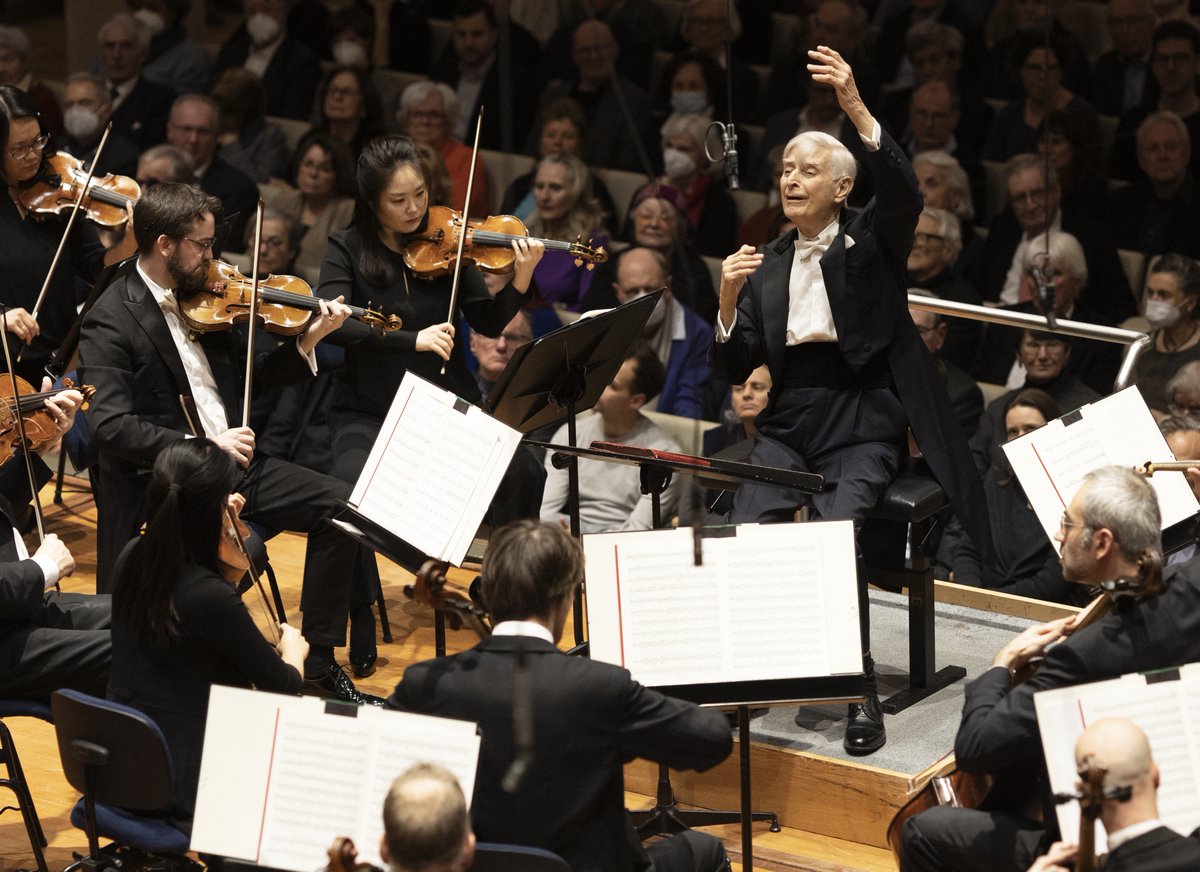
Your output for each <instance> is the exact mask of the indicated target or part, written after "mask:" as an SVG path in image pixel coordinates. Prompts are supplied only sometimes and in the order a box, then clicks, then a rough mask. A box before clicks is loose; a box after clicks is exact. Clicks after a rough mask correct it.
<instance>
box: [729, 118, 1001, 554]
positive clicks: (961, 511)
mask: <svg viewBox="0 0 1200 872" xmlns="http://www.w3.org/2000/svg"><path fill="white" fill-rule="evenodd" d="M854 140H857V137H854V138H853V139H852V140H851V142H849V143H847V145H848V147H850V149H851V151H852V152H853V153H854V154H855V156H856V157H857V158H858V160H859V163H860V164H861V165H864V167H865V170H866V172H867V173H869V175H870V180H871V182H872V183H873V187H874V190H875V196H874V198H873V199H872V200H871V201H870V202H868V203H867V205H866V207H865V208H864V209H862V210H861V211H860V212H857V213H854V214H851V213H849V211H848V210H846V211H843V213H842V221H841V226H840V228H839V230H838V234H837V236H836V238H835V239H834V241H833V243H832V244H831V245H830V246H829V249H828V250H827V251H826V252H825V254H824V255H823V256H822V257H821V272H822V274H823V276H824V279H825V288H826V292H827V294H828V296H829V305H830V309H831V310H832V312H833V320H834V324H835V326H836V328H837V335H838V347H839V350H840V351H841V353H842V356H843V357H844V358H845V359H846V362H847V363H848V364H849V365H850V367H851V368H853V369H854V370H855V371H861V370H862V369H863V368H864V367H866V366H867V365H868V363H869V362H870V361H872V359H874V358H875V357H876V356H877V355H887V358H886V359H887V365H888V366H889V367H890V370H891V374H892V379H893V380H894V382H895V390H896V393H897V395H898V396H899V399H900V402H901V403H902V404H903V406H904V411H905V413H906V414H907V416H908V423H909V427H910V428H911V429H912V431H913V433H914V435H915V436H916V439H917V444H918V445H919V446H920V448H921V451H922V453H923V454H924V456H925V459H926V461H927V462H928V464H929V467H930V469H932V471H933V473H934V475H935V476H936V477H937V480H938V481H939V482H940V483H941V485H942V487H943V488H944V489H945V490H946V493H947V494H948V495H949V497H950V502H951V505H952V506H953V508H954V512H955V514H956V515H957V516H958V518H959V519H960V520H961V521H962V523H963V526H964V528H965V529H966V530H967V532H968V533H969V534H970V536H971V538H972V539H973V540H974V541H975V542H976V543H978V544H979V546H980V548H981V549H983V550H984V551H985V552H989V553H990V551H991V534H990V531H989V528H988V521H987V508H986V505H985V502H984V496H983V487H982V485H981V483H980V481H979V475H978V473H977V472H976V471H975V464H974V462H973V461H972V459H971V453H970V451H969V450H968V448H967V442H966V439H965V437H964V436H963V434H962V431H961V429H960V428H959V427H958V426H957V424H955V423H951V422H953V421H954V420H955V417H956V416H955V412H954V409H953V408H952V407H951V405H950V399H949V397H948V396H947V394H946V387H945V384H944V382H943V380H942V377H941V375H940V374H939V372H938V370H937V367H936V366H935V364H934V359H933V357H932V355H931V354H930V353H929V349H928V348H926V347H925V343H924V342H922V341H921V337H920V334H918V333H917V329H916V327H915V326H914V325H913V321H912V318H911V317H910V316H909V314H908V295H907V291H906V289H907V263H908V253H909V250H910V249H911V248H912V239H913V230H914V228H915V227H916V224H917V219H918V217H919V216H920V213H921V204H922V200H921V193H920V189H919V187H918V185H917V179H916V176H915V175H914V174H913V171H912V167H911V165H910V164H909V162H908V158H907V157H906V156H905V154H904V151H903V149H901V148H900V147H899V146H898V145H897V144H896V142H895V141H894V140H893V139H892V138H891V137H890V136H889V135H888V133H887V131H886V130H881V134H880V147H879V149H878V150H876V151H873V152H872V151H867V150H866V149H865V148H863V147H862V143H861V142H860V141H859V142H855V141H854ZM860 175H863V173H862V172H861V171H860ZM796 238H797V231H796V230H792V231H791V232H790V233H788V234H786V235H785V236H782V237H780V238H779V239H777V240H775V241H774V242H772V243H770V244H768V245H767V246H766V247H765V248H764V249H763V253H764V255H765V257H764V259H763V264H762V266H761V267H760V268H759V269H758V271H757V272H755V273H754V274H753V275H751V276H750V278H749V281H748V282H747V284H746V287H745V288H744V289H743V290H742V296H741V300H740V302H739V303H738V314H737V321H736V323H735V325H734V329H733V331H732V334H731V336H730V338H729V341H728V342H714V343H713V360H714V363H715V364H716V371H718V372H723V373H724V374H725V376H726V378H727V379H728V380H729V381H730V383H732V384H741V383H742V382H744V381H745V380H746V377H747V376H748V375H749V374H750V372H751V371H752V370H753V369H754V368H755V367H756V366H758V365H759V364H761V363H763V362H765V363H766V364H767V366H768V367H769V368H770V371H771V378H772V381H773V383H774V384H773V386H772V388H771V394H770V398H769V400H768V405H767V408H766V410H764V412H763V413H762V416H760V420H763V416H766V415H769V414H770V411H771V409H772V407H773V406H774V404H775V403H776V401H777V400H778V398H779V395H780V393H781V391H782V390H783V377H782V376H783V372H784V347H785V333H786V324H787V314H788V297H789V280H790V276H791V268H792V261H793V258H794V253H795V241H796ZM848 239H850V240H853V243H852V244H851V243H849V242H848V241H847V240H848Z"/></svg>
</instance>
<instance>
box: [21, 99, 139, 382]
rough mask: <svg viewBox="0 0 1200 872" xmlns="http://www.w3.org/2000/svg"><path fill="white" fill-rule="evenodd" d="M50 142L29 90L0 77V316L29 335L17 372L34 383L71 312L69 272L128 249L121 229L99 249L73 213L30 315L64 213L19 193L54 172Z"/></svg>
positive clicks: (90, 270)
mask: <svg viewBox="0 0 1200 872" xmlns="http://www.w3.org/2000/svg"><path fill="white" fill-rule="evenodd" d="M53 145H54V142H53V138H52V137H51V135H50V133H49V132H48V131H47V128H46V124H45V122H44V121H43V119H42V117H41V115H40V114H39V113H38V108H37V104H36V103H35V102H34V101H33V98H32V97H30V96H29V95H28V94H26V93H25V92H24V91H22V90H20V89H19V88H14V87H11V86H9V85H0V175H3V177H4V186H5V188H6V189H7V194H8V196H6V197H0V238H2V239H3V240H4V244H3V245H0V275H2V276H4V278H5V288H4V296H3V299H4V302H5V303H6V304H7V305H8V307H9V308H8V311H7V312H6V313H5V314H4V316H3V317H4V325H5V328H6V329H7V330H8V331H9V332H10V333H12V334H13V335H14V336H16V337H17V338H18V339H19V340H20V341H21V342H23V343H25V344H26V345H30V343H32V345H31V346H30V348H29V350H28V351H27V352H26V353H25V354H23V355H22V358H21V364H20V366H19V367H18V372H19V373H20V374H21V375H22V376H25V377H26V378H27V379H28V380H29V381H31V382H32V383H33V384H40V383H41V372H42V369H43V367H44V365H45V362H46V359H47V358H48V357H49V356H50V352H51V351H53V350H54V349H55V348H56V347H57V346H58V345H59V343H60V342H62V340H63V338H64V337H65V336H66V333H67V330H68V329H69V328H70V326H71V323H72V321H74V319H75V306H76V304H77V302H78V300H76V294H75V280H76V276H78V277H79V278H82V279H83V280H84V281H85V282H87V283H88V284H91V283H93V282H95V280H96V278H97V277H98V276H99V274H100V270H101V269H102V268H103V267H104V266H105V264H110V263H116V262H117V261H119V260H122V259H123V258H126V257H128V256H129V255H131V254H133V253H134V251H135V250H136V245H135V243H134V240H133V234H132V233H126V234H125V237H124V239H123V240H122V241H121V242H120V243H119V244H117V245H116V246H114V247H113V248H112V249H110V250H109V251H107V252H106V251H105V249H104V246H103V245H102V244H101V242H100V237H99V236H98V235H97V233H96V229H95V227H94V226H93V225H92V224H90V223H89V222H88V221H86V220H83V216H82V215H81V216H79V218H77V219H76V221H75V226H74V227H73V228H72V230H71V236H70V238H69V239H68V240H67V245H66V247H65V249H64V250H63V256H62V260H61V262H60V263H59V264H58V267H57V269H56V270H55V272H54V278H53V280H52V282H51V284H50V286H49V288H48V290H47V292H46V297H45V299H44V300H43V301H42V306H41V309H40V310H39V311H38V317H37V320H34V318H33V316H32V314H31V313H32V312H33V310H34V307H35V305H36V303H37V298H38V294H39V292H40V291H41V288H42V284H43V283H44V281H45V279H46V274H47V273H48V272H49V270H50V264H51V263H52V262H53V260H54V253H55V251H57V250H58V245H59V240H61V238H62V236H63V233H64V231H65V230H66V227H67V215H66V213H63V214H60V215H43V214H37V213H30V212H29V211H27V210H26V208H25V206H24V205H23V204H22V202H21V200H22V195H23V194H24V193H25V192H26V191H27V190H29V189H30V188H32V187H34V186H35V185H38V184H39V183H41V182H44V181H46V180H47V179H48V178H49V177H51V176H53V175H54V171H53V170H52V169H51V168H50V164H49V158H50V157H51V156H52V155H53V154H54V149H53ZM55 186H57V185H55Z"/></svg>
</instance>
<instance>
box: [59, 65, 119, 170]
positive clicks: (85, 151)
mask: <svg viewBox="0 0 1200 872" xmlns="http://www.w3.org/2000/svg"><path fill="white" fill-rule="evenodd" d="M63 110H64V111H63V126H64V127H65V128H66V131H67V135H66V136H65V137H63V139H62V140H60V141H59V142H58V150H59V151H65V152H66V153H67V154H69V155H71V156H72V157H77V158H79V159H80V160H81V161H84V162H86V163H87V164H89V165H90V164H91V161H92V158H93V157H95V155H96V146H97V145H99V144H100V135H101V134H102V133H103V132H104V125H106V124H108V122H109V119H111V118H112V112H113V107H112V99H111V98H110V97H109V96H108V90H107V89H106V88H105V87H104V80H103V79H101V78H100V77H99V76H94V75H92V74H91V73H76V74H75V75H73V76H71V77H70V78H69V79H67V84H66V86H65V87H64V88H63ZM138 151H139V150H138V148H137V146H135V145H134V144H133V143H132V142H130V141H129V140H128V139H127V138H126V137H125V136H124V135H123V134H121V133H118V132H117V131H115V130H114V131H113V132H112V133H110V134H109V136H108V142H107V143H105V145H104V152H103V153H102V154H101V155H100V163H99V165H98V166H97V167H96V175H98V176H102V175H104V174H105V173H117V174H118V175H122V176H132V175H133V174H134V173H135V172H136V171H137V162H138Z"/></svg>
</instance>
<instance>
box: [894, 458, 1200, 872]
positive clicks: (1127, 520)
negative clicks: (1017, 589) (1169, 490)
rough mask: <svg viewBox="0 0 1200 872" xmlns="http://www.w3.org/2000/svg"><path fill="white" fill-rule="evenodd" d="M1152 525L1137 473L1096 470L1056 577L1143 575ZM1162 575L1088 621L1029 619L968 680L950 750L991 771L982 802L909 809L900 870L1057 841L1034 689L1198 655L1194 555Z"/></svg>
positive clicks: (982, 860)
mask: <svg viewBox="0 0 1200 872" xmlns="http://www.w3.org/2000/svg"><path fill="white" fill-rule="evenodd" d="M1160 529H1161V519H1160V514H1159V509H1158V499H1157V497H1156V496H1155V493H1154V489H1153V488H1152V487H1151V486H1150V484H1149V483H1148V482H1147V481H1146V480H1145V479H1144V478H1142V477H1141V476H1139V475H1137V474H1135V473H1134V472H1132V471H1131V470H1129V469H1124V468H1121V467H1116V466H1110V467H1103V468H1101V469H1097V470H1095V471H1093V472H1091V473H1089V474H1088V476H1087V477H1086V478H1085V479H1084V481H1083V484H1082V485H1081V486H1080V488H1079V490H1078V491H1077V492H1076V494H1075V496H1074V498H1073V499H1072V500H1071V504H1070V505H1069V506H1068V507H1067V510H1066V511H1065V512H1064V513H1063V517H1062V522H1061V525H1060V528H1059V532H1058V535H1057V536H1056V537H1055V538H1056V539H1057V541H1058V542H1059V543H1060V545H1061V551H1062V556H1061V560H1062V570H1063V576H1064V577H1065V578H1066V579H1067V580H1068V581H1072V582H1076V583H1079V584H1090V585H1096V584H1100V583H1102V582H1107V581H1113V580H1116V579H1122V578H1124V579H1140V578H1141V577H1142V576H1147V577H1151V578H1152V577H1153V576H1154V575H1155V571H1154V568H1153V567H1154V564H1156V563H1157V561H1158V559H1159V554H1160V553H1161V543H1160ZM1163 581H1164V583H1165V589H1164V590H1163V592H1161V593H1159V594H1150V595H1146V596H1139V595H1136V594H1135V595H1130V596H1123V597H1121V598H1120V599H1119V600H1117V601H1116V602H1115V603H1114V604H1113V605H1112V608H1111V610H1110V611H1108V613H1107V614H1103V615H1102V616H1101V617H1099V618H1098V619H1096V620H1093V621H1090V622H1087V623H1086V625H1083V622H1081V621H1080V619H1079V618H1078V617H1076V616H1072V617H1070V618H1063V619H1060V620H1056V621H1051V622H1050V623H1047V624H1035V625H1034V626H1032V627H1029V628H1028V629H1027V630H1025V631H1024V632H1023V633H1021V634H1020V635H1018V636H1017V637H1016V638H1015V639H1013V640H1012V641H1011V642H1009V643H1008V644H1007V645H1005V646H1004V647H1003V648H1002V649H1000V651H999V653H997V654H996V656H995V658H994V659H993V661H992V667H991V668H990V669H988V670H987V671H985V672H984V673H983V674H982V675H979V676H977V677H976V678H975V680H973V681H972V682H970V683H969V684H968V685H967V687H966V700H965V702H964V704H963V717H962V722H961V723H960V724H959V728H958V735H957V736H956V738H955V741H954V753H955V757H956V759H957V762H958V766H959V768H960V769H962V770H964V771H966V772H971V773H980V774H987V775H991V776H993V778H994V781H995V784H994V786H993V787H992V792H991V796H990V797H989V801H988V807H989V810H988V811H981V810H977V809H969V808H952V807H949V806H940V807H937V808H933V809H930V810H929V811H926V812H923V813H921V814H918V815H916V816H915V817H913V818H910V819H909V820H908V821H906V822H905V824H904V826H903V829H902V831H901V848H900V869H901V870H902V872H917V870H922V872H924V870H963V872H967V870H971V872H974V870H978V869H989V870H1006V869H1011V870H1025V869H1027V868H1028V867H1029V865H1030V863H1032V862H1033V860H1034V858H1035V857H1037V856H1038V855H1039V854H1041V853H1043V852H1044V851H1045V850H1046V848H1047V847H1048V846H1049V844H1050V843H1051V842H1052V841H1054V840H1055V838H1056V837H1057V836H1058V833H1057V826H1056V824H1055V816H1054V807H1053V804H1052V799H1051V797H1050V794H1049V787H1048V781H1047V779H1046V776H1045V769H1044V765H1043V762H1044V758H1043V755H1042V743H1041V737H1040V734H1039V733H1038V724H1037V715H1036V712H1035V711H1034V706H1033V695H1034V694H1035V693H1036V692H1037V691H1039V690H1049V689H1051V688H1056V687H1069V686H1074V685H1078V684H1086V683H1088V682H1091V681H1101V680H1103V679H1106V678H1115V677H1117V676H1120V675H1124V674H1125V673H1127V672H1142V671H1146V670H1150V669H1160V668H1168V667H1176V666H1181V665H1182V664H1184V663H1191V662H1194V661H1195V660H1197V659H1200V566H1197V565H1196V563H1195V561H1193V562H1191V563H1187V564H1184V565H1182V566H1171V567H1167V569H1166V570H1165V571H1164V572H1163ZM1055 642H1060V644H1056V645H1053V646H1052V643H1055ZM1043 655H1044V657H1045V659H1044V660H1043V661H1042V662H1041V664H1040V666H1038V668H1037V671H1036V672H1035V673H1034V674H1033V676H1032V677H1031V678H1029V679H1028V680H1026V681H1024V682H1022V683H1016V684H1015V686H1014V676H1015V674H1016V672H1017V670H1020V669H1022V668H1023V667H1025V666H1026V665H1027V664H1028V663H1029V662H1030V660H1031V659H1033V658H1035V657H1039V656H1043ZM1001 798H1004V799H1007V800H1008V802H1006V803H1004V806H1003V808H1001V807H1000V802H1001ZM1039 798H1040V799H1041V800H1042V808H1041V809H1040V810H1039V809H1038V808H1037V805H1038V802H1037V801H1038V799H1039ZM1030 800H1032V801H1030Z"/></svg>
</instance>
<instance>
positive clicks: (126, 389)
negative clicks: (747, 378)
mask: <svg viewBox="0 0 1200 872" xmlns="http://www.w3.org/2000/svg"><path fill="white" fill-rule="evenodd" d="M220 209H221V204H220V202H219V201H217V200H216V199H214V198H212V197H210V196H208V195H207V194H205V193H203V192H202V191H199V190H197V189H196V188H193V187H190V186H188V185H182V184H163V185H156V186H155V187H153V188H150V189H149V190H148V191H146V192H145V193H144V194H143V195H142V197H141V199H140V200H139V201H138V204H137V206H136V207H135V209H134V213H133V230H134V234H135V236H136V237H137V241H138V250H139V255H138V261H137V266H136V268H135V269H134V270H132V271H130V272H129V273H128V274H127V275H126V276H124V277H122V278H120V279H118V280H117V281H116V282H114V283H113V285H112V286H111V287H110V288H108V290H107V291H105V293H104V294H103V295H102V296H101V297H100V299H99V301H98V302H97V303H96V305H95V306H94V307H93V308H92V309H91V311H90V312H89V313H88V315H87V317H86V318H85V319H84V323H83V331H82V337H81V341H80V346H79V369H80V373H81V374H83V373H86V377H87V378H89V379H92V380H93V381H90V382H88V383H89V384H94V385H95V386H96V397H95V400H94V401H93V403H92V405H91V407H90V409H89V412H88V424H89V426H90V427H91V431H92V434H93V438H94V441H95V444H96V447H97V448H98V449H99V454H100V460H99V464H98V469H97V475H96V477H95V479H94V480H93V483H94V486H95V491H96V502H97V508H98V510H99V511H98V517H99V529H98V531H97V567H96V578H97V587H98V589H99V590H102V591H107V590H109V589H110V587H111V585H112V570H113V564H114V561H115V560H116V558H117V555H118V554H120V552H121V549H122V548H123V547H124V546H125V543H127V542H128V541H129V540H130V539H132V538H133V537H134V536H135V535H136V534H137V531H138V527H139V526H140V525H141V524H142V521H143V520H145V517H146V511H145V507H144V506H145V501H146V493H147V484H148V479H149V476H148V474H147V473H148V471H149V469H150V468H151V467H152V466H153V464H154V462H155V460H156V459H157V457H158V455H159V454H160V453H161V452H162V451H163V449H165V448H166V447H167V446H169V445H171V444H173V443H175V442H179V441H181V440H183V439H186V438H188V437H189V436H190V435H191V434H192V432H193V431H192V427H191V424H193V423H194V424H195V426H196V428H197V430H198V432H199V434H200V435H204V436H207V437H208V438H210V439H211V440H212V441H213V442H215V443H216V444H217V445H219V446H220V447H221V449H222V450H224V451H225V452H226V453H227V454H228V455H229V456H230V457H231V458H232V459H233V460H234V461H235V462H236V463H237V465H238V467H239V468H240V469H241V471H242V474H241V480H240V481H239V483H238V484H237V487H236V490H237V491H238V492H239V493H241V494H243V495H244V496H245V497H246V516H247V519H248V520H254V521H260V522H261V523H263V524H264V525H266V526H267V527H269V528H272V529H274V530H293V531H296V532H300V533H307V534H308V547H307V551H306V557H305V562H304V586H303V592H302V596H301V608H302V610H303V612H304V623H303V633H304V637H305V638H306V639H307V640H308V642H309V644H310V646H311V648H310V653H309V656H308V660H307V662H306V664H305V677H306V679H308V680H309V681H310V682H311V689H313V690H314V691H317V692H322V693H325V694H327V695H331V696H337V697H339V698H342V699H346V700H350V701H354V702H364V701H368V700H365V698H364V697H363V696H362V695H361V694H359V693H358V691H357V690H356V689H355V688H354V685H353V683H352V682H351V681H350V679H349V678H348V677H347V676H346V675H345V673H343V672H342V670H341V668H340V667H338V666H337V664H336V663H335V662H334V659H333V649H334V647H337V646H341V645H344V644H345V632H346V614H347V609H348V607H349V597H350V589H351V579H352V578H353V577H354V576H355V575H356V574H358V573H365V572H367V571H368V567H371V566H373V564H374V555H373V554H371V553H370V552H369V551H366V550H365V549H362V548H361V547H359V546H358V545H356V544H355V543H354V542H353V541H352V540H350V539H349V538H348V537H346V536H345V535H343V534H342V533H340V532H338V531H337V530H336V529H335V528H334V527H332V526H331V525H329V524H328V523H326V522H325V519H326V518H328V517H329V516H330V515H332V514H333V513H334V512H335V511H337V510H338V508H339V507H340V503H341V501H342V500H345V499H346V498H348V497H349V494H350V486H349V485H347V484H344V483H342V482H339V481H337V480H335V479H332V478H330V477H328V476H324V475H321V474H319V473H316V472H313V471H311V470H309V469H305V468H304V467H301V466H297V465H295V464H292V463H288V462H287V461H283V460H278V459H276V458H271V457H264V456H261V455H260V454H256V453H255V441H254V439H255V437H254V431H253V430H251V429H250V428H249V427H242V426H238V423H239V421H240V420H241V418H242V415H241V412H242V409H241V405H242V399H243V394H242V387H243V384H242V382H243V373H244V370H243V369H242V368H241V363H243V362H244V356H245V354H244V352H245V349H244V346H242V345H240V344H239V343H238V342H237V341H236V340H235V338H234V337H235V333H234V331H230V330H226V331H223V332H214V333H204V334H202V335H200V337H199V338H198V339H196V338H194V337H193V335H192V334H191V333H190V332H189V330H188V329H187V327H186V326H185V325H184V323H183V321H182V319H181V314H180V310H179V305H180V302H181V301H185V300H186V299H188V298H189V297H190V296H192V295H195V294H197V293H200V292H202V291H203V282H204V278H205V276H206V275H207V271H208V265H209V261H210V260H211V256H210V251H211V247H212V243H213V240H214V238H215V233H216V219H217V217H218V216H219V214H220ZM348 314H349V310H348V309H347V307H346V306H344V305H343V304H342V303H341V301H340V300H333V301H322V303H321V311H320V313H319V314H317V313H314V315H313V318H312V320H311V323H310V324H309V326H308V327H307V329H306V330H305V331H304V332H303V333H301V334H300V335H299V336H298V337H297V338H296V340H295V341H292V342H286V343H282V344H280V345H279V346H278V347H277V348H275V349H273V350H272V351H270V352H269V353H264V354H262V355H260V356H258V357H257V359H256V361H255V363H256V367H255V373H256V374H255V386H256V387H259V386H261V387H263V388H266V387H270V386H271V385H272V384H274V385H282V384H287V383H289V382H296V381H300V380H302V379H304V378H311V377H312V375H313V373H314V372H315V358H314V357H313V349H314V348H315V347H316V345H317V343H318V342H320V341H321V339H322V338H324V337H325V336H326V335H328V334H329V333H330V332H331V331H333V330H336V329H337V328H338V327H339V326H341V324H342V322H343V321H345V319H346V317H347V316H348ZM181 397H186V398H187V399H188V400H189V401H190V404H191V405H194V407H195V412H194V413H193V414H192V415H191V417H192V418H193V419H194V420H193V421H189V416H188V415H187V414H185V412H184V409H183V407H182V405H181Z"/></svg>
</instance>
